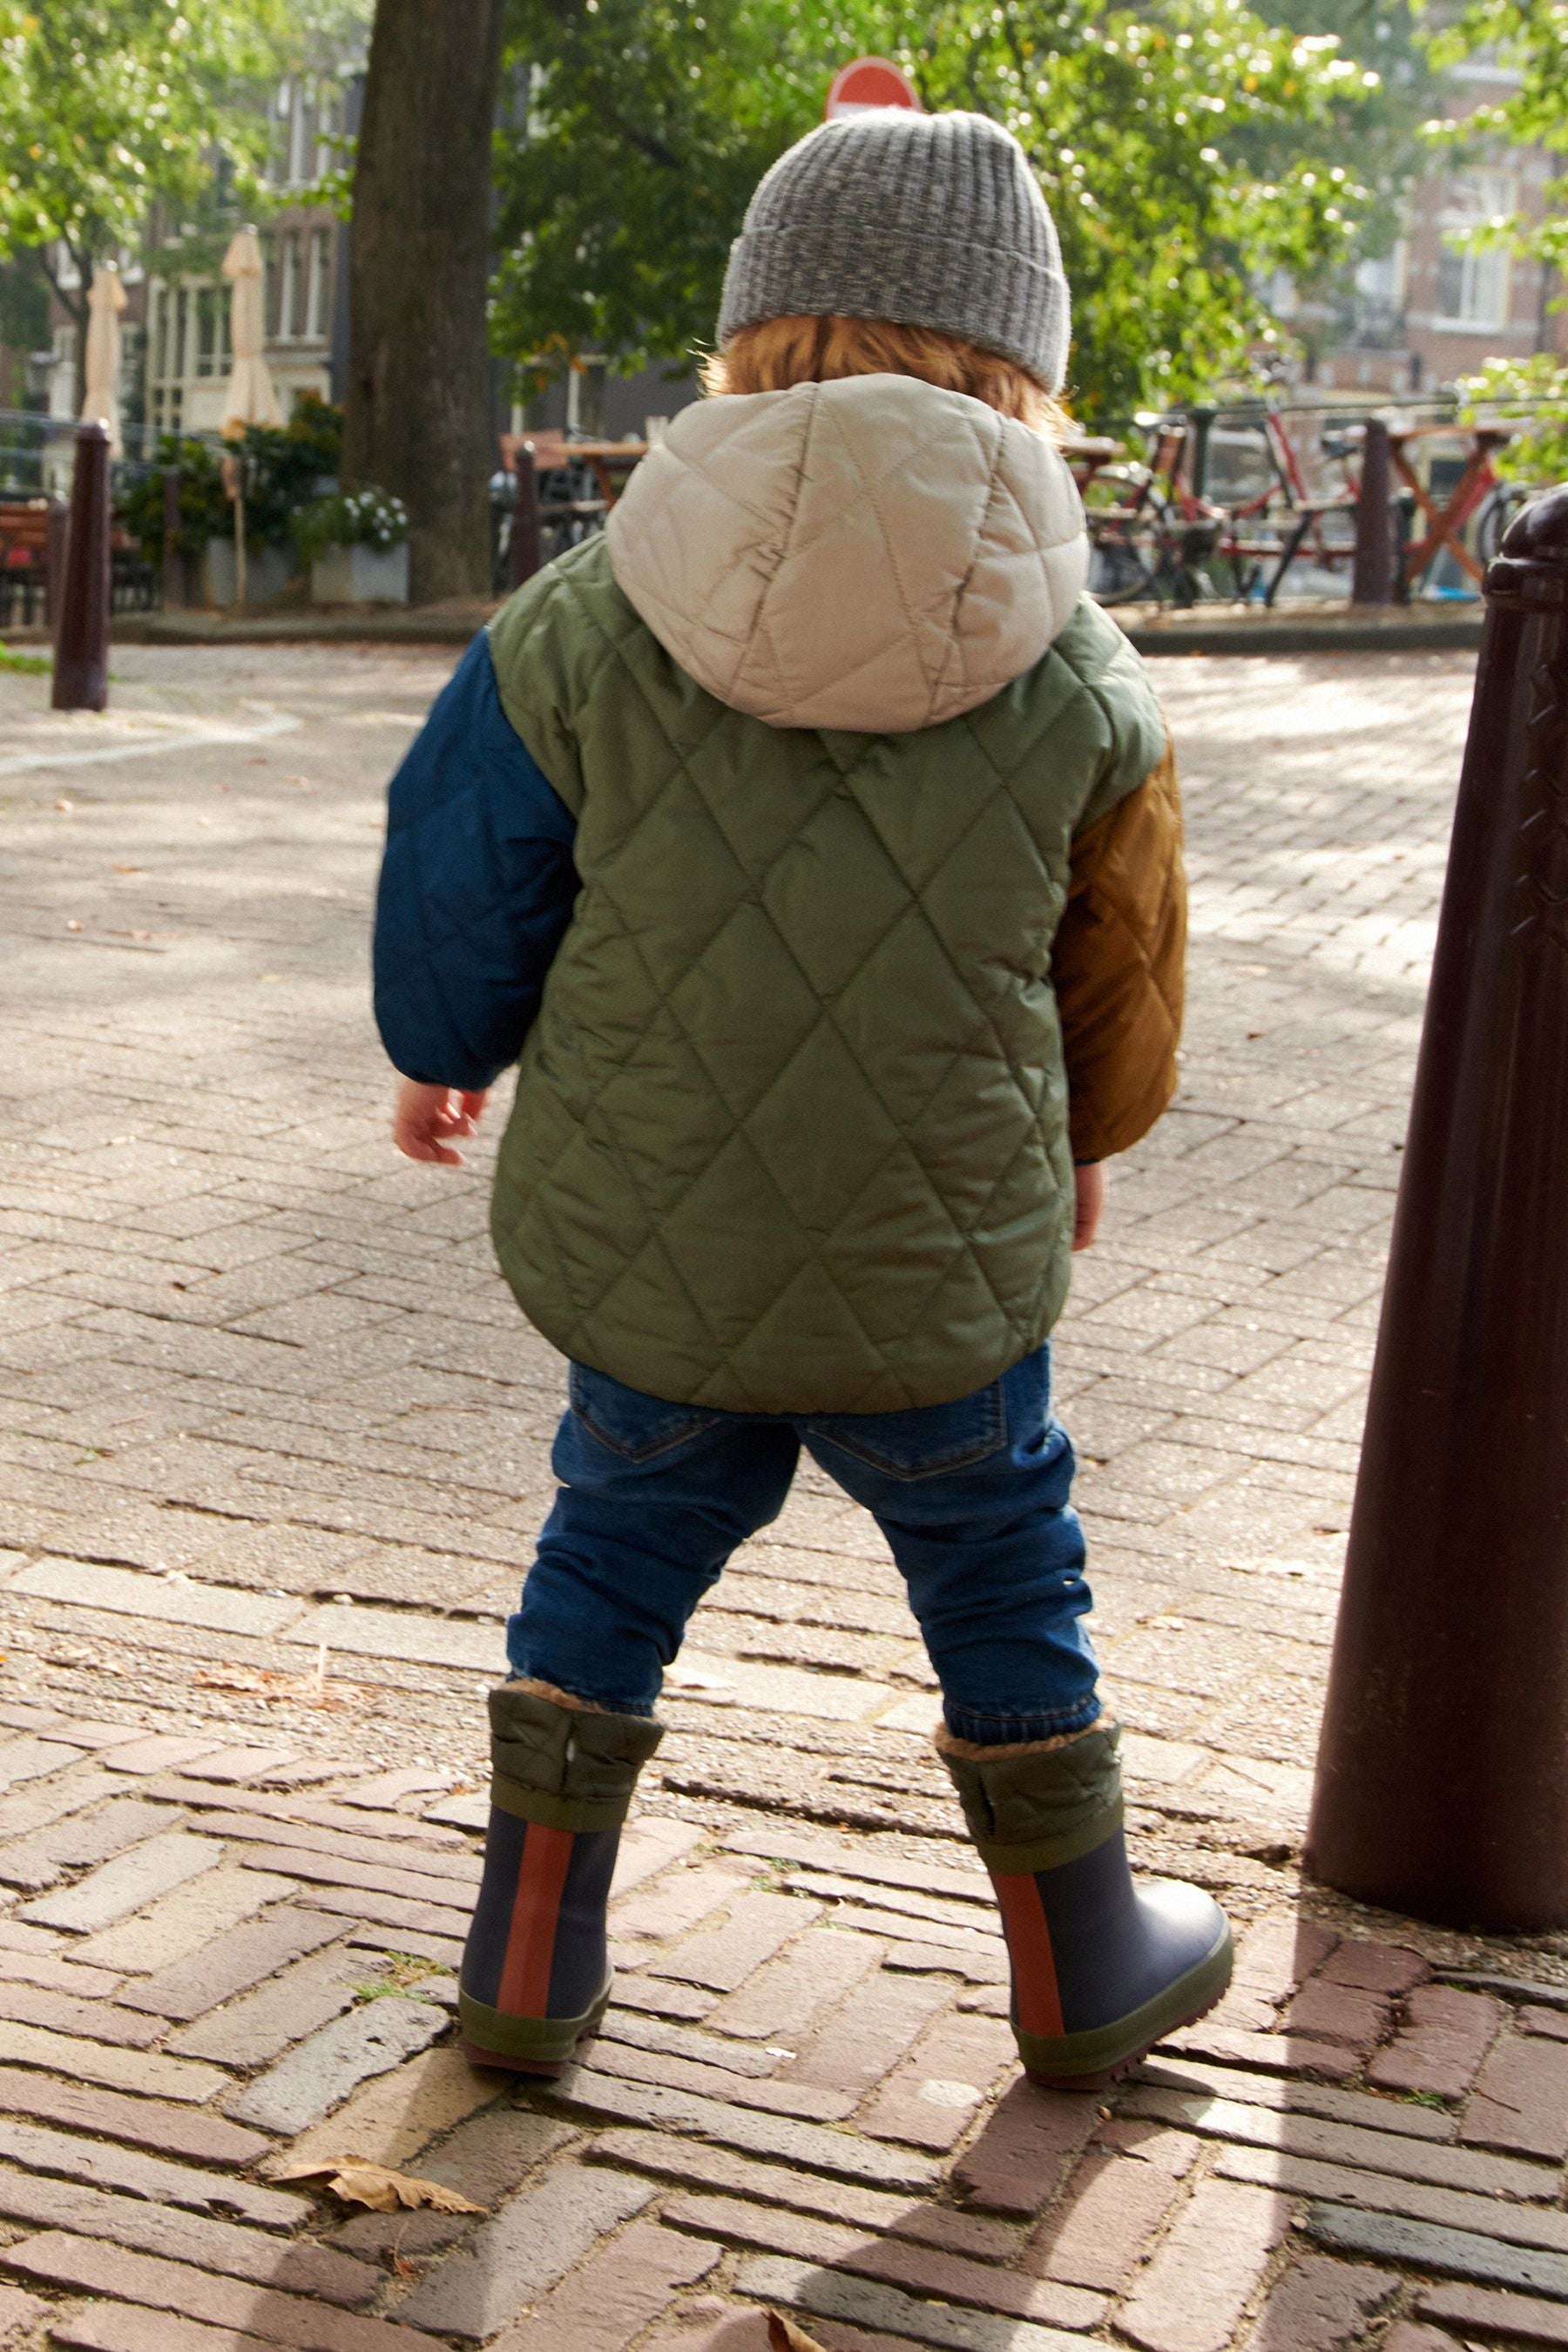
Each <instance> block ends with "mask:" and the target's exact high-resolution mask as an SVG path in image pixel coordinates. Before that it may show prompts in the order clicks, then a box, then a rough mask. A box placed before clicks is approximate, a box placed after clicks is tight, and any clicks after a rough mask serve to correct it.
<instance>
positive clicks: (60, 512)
mask: <svg viewBox="0 0 1568 2352" xmlns="http://www.w3.org/2000/svg"><path fill="white" fill-rule="evenodd" d="M69 530H70V509H69V507H68V506H67V504H66V502H65V500H64V499H58V498H51V499H50V500H49V503H48V509H47V512H46V514H45V516H44V619H45V621H46V623H47V625H48V628H49V631H50V634H51V635H53V634H54V633H55V632H56V631H58V628H59V625H60V599H61V595H62V593H63V591H64V588H65V584H66V538H67V534H68V531H69Z"/></svg>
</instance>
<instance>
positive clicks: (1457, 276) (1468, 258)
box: [1435, 172, 1517, 331]
mask: <svg viewBox="0 0 1568 2352" xmlns="http://www.w3.org/2000/svg"><path fill="white" fill-rule="evenodd" d="M1445 193H1446V196H1447V202H1446V203H1445V205H1444V206H1443V209H1442V212H1441V215H1439V220H1440V226H1441V227H1442V230H1443V248H1442V252H1441V254H1440V255H1439V257H1438V261H1437V305H1436V320H1435V323H1436V325H1438V326H1445V327H1468V328H1469V329H1471V330H1472V331H1475V330H1477V329H1480V330H1483V331H1486V330H1496V329H1498V328H1501V327H1506V326H1507V324H1508V314H1509V290H1510V274H1511V273H1510V256H1509V255H1508V254H1507V253H1506V252H1504V250H1503V249H1502V248H1501V247H1500V246H1489V247H1483V248H1481V249H1480V250H1479V251H1475V250H1473V249H1471V248H1470V247H1469V246H1468V239H1469V237H1470V236H1473V235H1474V233H1475V231H1476V230H1477V229H1479V228H1481V227H1483V226H1485V225H1486V224H1487V223H1488V222H1489V221H1494V220H1498V219H1502V218H1506V217H1507V215H1509V214H1510V213H1511V212H1512V211H1513V209H1514V206H1515V204H1516V201H1517V188H1516V184H1515V180H1514V175H1513V173H1511V172H1468V173H1460V174H1458V175H1457V176H1456V177H1455V178H1454V179H1452V180H1451V181H1450V182H1449V183H1448V185H1447V190H1446V192H1445Z"/></svg>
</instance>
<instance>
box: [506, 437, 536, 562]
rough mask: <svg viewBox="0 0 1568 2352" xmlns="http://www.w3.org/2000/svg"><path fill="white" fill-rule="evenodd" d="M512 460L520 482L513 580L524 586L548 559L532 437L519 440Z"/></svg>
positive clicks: (515, 504) (513, 512) (513, 515)
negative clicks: (541, 527)
mask: <svg viewBox="0 0 1568 2352" xmlns="http://www.w3.org/2000/svg"><path fill="white" fill-rule="evenodd" d="M511 463H512V478H513V480H514V481H515V482H516V484H517V497H516V499H514V500H513V502H512V509H511V550H510V558H511V584H512V586H513V587H514V588H521V585H522V583H523V582H524V581H525V580H531V579H532V577H533V575H534V573H535V572H537V571H538V570H539V569H540V568H541V565H542V562H543V560H544V559H543V554H542V550H541V547H540V542H539V476H538V474H537V473H536V472H535V471H534V466H533V444H532V442H531V441H520V442H519V443H518V445H517V447H516V449H515V450H514V452H513V454H512V461H511Z"/></svg>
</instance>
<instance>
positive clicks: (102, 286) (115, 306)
mask: <svg viewBox="0 0 1568 2352" xmlns="http://www.w3.org/2000/svg"><path fill="white" fill-rule="evenodd" d="M125 301H126V295H125V289H124V287H123V286H122V285H121V282H120V271H119V268H118V267H117V266H116V264H115V263H114V262H112V261H100V262H99V263H98V264H97V265H96V266H95V268H94V269H93V273H92V285H91V288H90V289H89V293H88V298H87V354H86V365H85V369H84V374H85V378H86V386H87V388H86V390H85V391H84V393H83V394H82V402H81V415H82V422H83V423H84V424H89V423H96V422H100V421H101V422H102V423H103V424H105V425H108V427H109V446H110V449H111V450H112V451H113V453H114V455H115V456H116V457H121V455H123V448H124V445H123V443H122V441H121V434H120V313H121V310H124V308H125Z"/></svg>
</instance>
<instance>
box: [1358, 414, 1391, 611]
mask: <svg viewBox="0 0 1568 2352" xmlns="http://www.w3.org/2000/svg"><path fill="white" fill-rule="evenodd" d="M1392 486H1393V466H1392V462H1391V457H1390V449H1389V440H1388V427H1387V425H1385V424H1384V421H1383V419H1382V417H1381V416H1369V417H1368V419H1367V421H1366V438H1365V440H1364V441H1363V444H1362V459H1361V488H1360V489H1359V490H1358V491H1357V493H1356V503H1355V561H1354V564H1353V567H1352V572H1351V603H1352V604H1388V603H1390V602H1391V601H1392V599H1393V595H1394V509H1393V507H1392V505H1391V504H1390V493H1391V489H1392Z"/></svg>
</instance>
